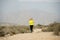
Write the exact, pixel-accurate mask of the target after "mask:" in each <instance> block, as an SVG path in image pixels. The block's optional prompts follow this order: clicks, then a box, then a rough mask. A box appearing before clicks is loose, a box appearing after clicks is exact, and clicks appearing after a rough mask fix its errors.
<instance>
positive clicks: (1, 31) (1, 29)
mask: <svg viewBox="0 0 60 40" xmlns="http://www.w3.org/2000/svg"><path fill="white" fill-rule="evenodd" d="M35 28H39V29H42V32H53V33H54V35H60V23H56V22H54V23H51V24H49V25H40V24H37V25H36V26H34V29H35ZM29 32H30V30H29V26H24V25H23V26H15V25H13V26H0V37H3V36H5V35H7V34H10V35H11V36H12V35H15V34H19V33H29Z"/></svg>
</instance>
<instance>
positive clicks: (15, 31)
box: [0, 26, 30, 36]
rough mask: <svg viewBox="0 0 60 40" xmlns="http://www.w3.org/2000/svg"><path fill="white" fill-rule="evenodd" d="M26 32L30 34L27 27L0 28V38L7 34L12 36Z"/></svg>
mask: <svg viewBox="0 0 60 40" xmlns="http://www.w3.org/2000/svg"><path fill="white" fill-rule="evenodd" d="M28 32H30V30H29V27H27V26H9V27H8V26H0V36H5V35H7V34H10V35H11V36H12V35H14V34H19V33H28Z"/></svg>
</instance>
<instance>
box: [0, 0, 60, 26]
mask: <svg viewBox="0 0 60 40" xmlns="http://www.w3.org/2000/svg"><path fill="white" fill-rule="evenodd" d="M0 5H1V6H0V22H6V23H13V24H19V25H28V21H29V19H30V18H33V19H34V21H35V24H43V25H47V24H50V23H53V22H55V21H56V22H60V17H59V16H60V11H59V10H60V0H0Z"/></svg>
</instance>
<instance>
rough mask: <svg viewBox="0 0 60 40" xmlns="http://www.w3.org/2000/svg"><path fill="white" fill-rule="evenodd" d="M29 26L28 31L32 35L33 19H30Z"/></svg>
mask: <svg viewBox="0 0 60 40" xmlns="http://www.w3.org/2000/svg"><path fill="white" fill-rule="evenodd" d="M29 25H30V31H31V33H32V32H33V26H34V20H33V18H30V20H29Z"/></svg>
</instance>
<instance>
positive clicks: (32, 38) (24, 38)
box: [0, 31, 60, 40]
mask: <svg viewBox="0 0 60 40" xmlns="http://www.w3.org/2000/svg"><path fill="white" fill-rule="evenodd" d="M0 40H60V36H54V35H53V32H36V31H35V32H33V33H24V34H16V35H14V36H6V37H0Z"/></svg>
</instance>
